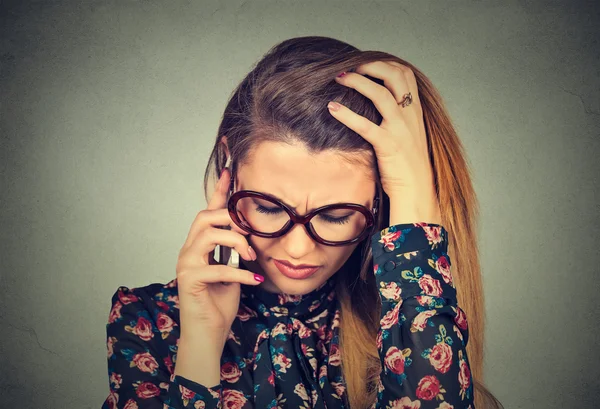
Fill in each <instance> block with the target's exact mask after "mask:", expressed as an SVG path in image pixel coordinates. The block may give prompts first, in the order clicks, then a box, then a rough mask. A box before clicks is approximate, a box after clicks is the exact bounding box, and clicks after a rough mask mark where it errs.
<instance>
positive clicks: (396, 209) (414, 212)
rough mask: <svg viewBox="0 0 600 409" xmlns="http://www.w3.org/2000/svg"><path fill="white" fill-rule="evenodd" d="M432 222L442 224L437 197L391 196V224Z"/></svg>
mask: <svg viewBox="0 0 600 409" xmlns="http://www.w3.org/2000/svg"><path fill="white" fill-rule="evenodd" d="M420 222H425V223H430V224H439V225H441V224H442V216H441V212H440V206H439V204H438V201H437V200H435V199H421V200H419V198H414V199H413V198H411V197H408V196H401V198H392V197H390V220H389V225H390V226H393V225H395V224H404V223H420Z"/></svg>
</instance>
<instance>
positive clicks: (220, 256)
mask: <svg viewBox="0 0 600 409" xmlns="http://www.w3.org/2000/svg"><path fill="white" fill-rule="evenodd" d="M228 230H229V229H228ZM213 258H214V260H215V261H216V262H217V263H220V264H225V265H227V266H229V267H233V268H240V254H239V253H238V252H237V251H235V249H234V248H231V247H226V246H221V245H220V244H217V246H216V247H215V251H214V255H213ZM222 260H223V261H222ZM224 261H226V262H224Z"/></svg>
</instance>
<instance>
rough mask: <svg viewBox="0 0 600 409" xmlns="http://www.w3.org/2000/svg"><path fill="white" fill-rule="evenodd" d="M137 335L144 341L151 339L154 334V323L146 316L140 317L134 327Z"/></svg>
mask: <svg viewBox="0 0 600 409" xmlns="http://www.w3.org/2000/svg"><path fill="white" fill-rule="evenodd" d="M132 332H133V333H134V334H135V335H137V336H138V337H140V339H141V340H142V341H150V340H151V339H152V337H154V334H153V333H152V323H151V322H150V321H148V320H147V319H146V318H144V317H139V318H138V320H137V324H136V325H135V327H133V331H132Z"/></svg>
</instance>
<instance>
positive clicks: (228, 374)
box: [221, 362, 242, 383]
mask: <svg viewBox="0 0 600 409" xmlns="http://www.w3.org/2000/svg"><path fill="white" fill-rule="evenodd" d="M241 376H242V371H241V370H240V367H239V366H238V364H236V363H235V362H226V363H224V364H223V365H221V378H222V379H224V380H226V381H227V382H229V383H236V382H237V381H238V380H239V379H240V377H241Z"/></svg>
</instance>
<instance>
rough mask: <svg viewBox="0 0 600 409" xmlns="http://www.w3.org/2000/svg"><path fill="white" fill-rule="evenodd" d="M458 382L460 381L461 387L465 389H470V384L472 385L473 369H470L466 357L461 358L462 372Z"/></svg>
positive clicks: (459, 374)
mask: <svg viewBox="0 0 600 409" xmlns="http://www.w3.org/2000/svg"><path fill="white" fill-rule="evenodd" d="M461 356H462V354H461ZM458 382H460V388H461V389H462V390H463V391H466V390H467V389H469V386H470V385H471V371H470V370H469V365H467V361H465V360H464V359H461V360H460V372H459V373H458Z"/></svg>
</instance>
